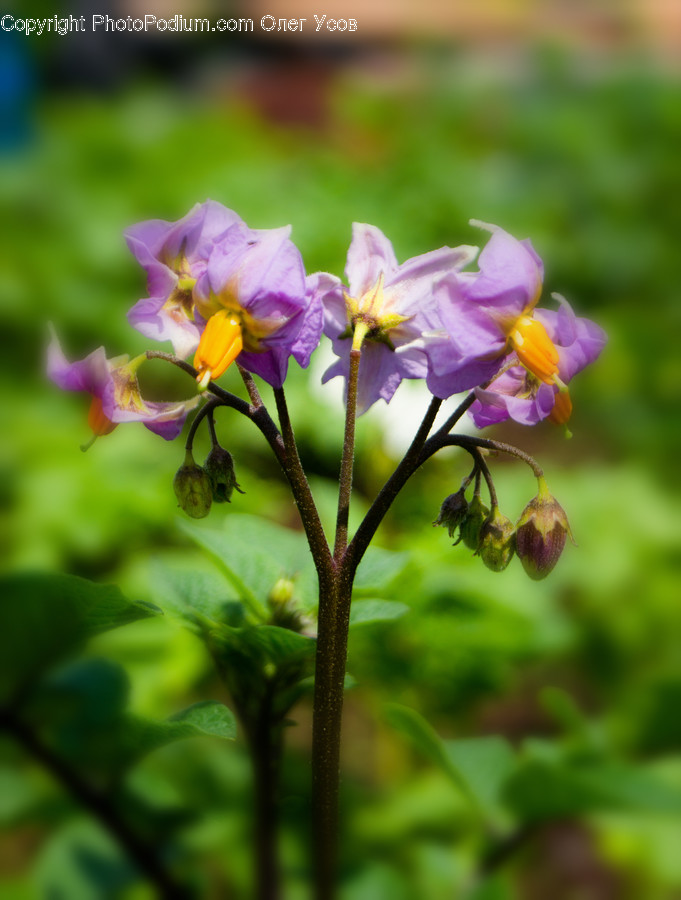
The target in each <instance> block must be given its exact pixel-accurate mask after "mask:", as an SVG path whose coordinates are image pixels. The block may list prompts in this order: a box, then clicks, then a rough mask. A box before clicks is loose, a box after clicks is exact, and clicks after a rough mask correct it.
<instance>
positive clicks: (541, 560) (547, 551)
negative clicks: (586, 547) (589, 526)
mask: <svg viewBox="0 0 681 900" xmlns="http://www.w3.org/2000/svg"><path fill="white" fill-rule="evenodd" d="M567 535H570V540H572V541H573V543H574V538H573V537H572V532H571V531H570V524H569V522H568V520H567V516H566V515H565V510H564V509H563V507H562V506H561V505H560V504H559V503H558V501H557V500H555V499H554V497H552V495H551V494H550V493H549V491H548V488H547V487H546V482H544V480H543V479H541V480H540V482H539V493H538V494H537V496H536V497H535V498H534V500H530V502H529V503H528V504H527V506H526V507H525V509H524V510H523V512H522V513H521V516H520V518H519V519H518V524H517V525H516V550H517V553H518V556H519V557H520V562H521V563H522V564H523V568H524V569H525V571H526V572H527V574H528V575H529V576H530V578H534V579H535V581H539V580H540V579H541V578H546V576H547V575H548V574H549V572H551V570H552V569H553V568H554V566H555V565H556V563H557V562H558V560H559V558H560V555H561V553H562V552H563V547H564V546H565V538H566V536H567Z"/></svg>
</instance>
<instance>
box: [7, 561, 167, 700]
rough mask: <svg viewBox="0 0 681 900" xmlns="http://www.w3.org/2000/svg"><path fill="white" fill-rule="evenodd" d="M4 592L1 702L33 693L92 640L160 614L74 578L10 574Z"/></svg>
mask: <svg viewBox="0 0 681 900" xmlns="http://www.w3.org/2000/svg"><path fill="white" fill-rule="evenodd" d="M0 591H1V593H2V597H3V602H2V604H1V605H0V703H7V702H8V701H11V699H12V698H13V696H17V695H21V694H22V693H23V692H24V691H26V690H28V689H30V686H31V684H32V683H33V682H34V681H35V680H36V679H37V678H39V677H40V675H41V674H42V673H43V672H44V671H45V670H46V669H48V668H49V667H50V666H51V665H53V664H54V663H55V662H57V661H58V660H60V659H62V658H63V657H65V656H68V655H69V654H71V653H73V652H74V651H75V650H78V649H79V648H80V647H81V646H82V645H83V644H84V643H85V641H86V640H87V639H88V638H90V637H92V636H94V635H96V634H99V633H100V632H103V631H108V630H109V629H111V628H117V627H119V626H121V625H125V624H127V623H129V622H134V621H136V620H137V619H142V618H145V617H147V616H154V615H157V614H158V613H159V610H158V609H157V608H155V607H153V606H151V605H150V604H148V603H140V602H132V601H130V600H127V599H126V598H125V597H124V596H123V595H122V594H121V592H120V590H119V589H118V588H117V587H114V586H113V585H96V584H92V583H91V582H87V581H85V580H84V579H82V578H76V577H74V576H70V575H47V574H42V573H36V574H30V575H27V574H17V575H7V576H5V577H4V578H3V579H2V583H1V584H0Z"/></svg>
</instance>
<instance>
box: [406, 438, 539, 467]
mask: <svg viewBox="0 0 681 900" xmlns="http://www.w3.org/2000/svg"><path fill="white" fill-rule="evenodd" d="M443 447H462V448H463V449H464V450H469V451H470V448H474V447H479V448H482V449H484V450H497V451H498V452H499V453H508V454H509V455H510V456H515V457H517V458H518V459H521V460H522V461H523V462H524V463H526V464H527V465H528V466H529V467H530V468H531V469H532V472H533V474H534V476H535V478H541V477H542V476H543V474H544V470H543V469H542V467H541V466H540V465H539V463H538V462H537V461H536V459H534V458H533V457H532V456H530V455H529V453H525V452H524V451H523V450H519V449H518V448H517V447H514V446H513V445H512V444H504V443H503V442H502V441H492V440H490V439H489V438H479V437H474V436H473V435H468V434H451V435H450V434H441V433H440V431H438V432H436V433H435V434H434V435H433V436H432V438H430V439H429V440H428V441H427V442H426V444H425V446H424V447H423V450H422V452H421V457H420V460H419V462H420V463H421V464H422V463H424V462H425V461H426V460H427V459H429V458H430V457H431V456H433V454H435V453H437V452H438V450H442V448H443Z"/></svg>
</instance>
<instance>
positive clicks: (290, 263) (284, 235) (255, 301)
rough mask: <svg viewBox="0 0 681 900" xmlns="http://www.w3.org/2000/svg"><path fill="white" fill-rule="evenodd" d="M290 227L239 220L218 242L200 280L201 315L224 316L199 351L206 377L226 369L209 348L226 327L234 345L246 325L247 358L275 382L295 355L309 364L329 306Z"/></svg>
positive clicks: (245, 362)
mask: <svg viewBox="0 0 681 900" xmlns="http://www.w3.org/2000/svg"><path fill="white" fill-rule="evenodd" d="M289 234H290V228H289V227H286V228H279V229H273V230H270V231H254V230H253V229H250V228H248V227H247V226H246V225H244V224H243V223H239V224H236V225H234V226H232V227H231V228H230V229H229V230H228V231H227V232H225V233H224V234H223V235H222V236H221V238H220V240H219V241H218V242H217V243H216V244H215V246H214V247H213V250H212V252H211V255H210V258H209V260H208V265H207V266H206V269H205V271H204V273H203V275H201V276H200V278H199V279H198V281H197V283H196V286H195V288H194V299H195V303H196V311H195V317H196V321H197V322H198V323H202V324H204V323H207V322H208V321H209V320H211V319H212V318H213V317H216V322H214V323H213V325H212V326H211V331H212V332H213V334H212V335H210V342H211V347H210V348H208V347H206V346H203V345H204V343H205V342H204V341H203V340H202V344H201V345H200V346H199V349H198V351H197V356H196V360H195V365H196V367H197V369H198V370H199V379H200V381H199V383H200V385H202V386H205V383H207V379H208V378H211V377H212V378H215V377H218V375H219V374H220V373H221V371H224V368H222V367H221V366H212V365H210V363H206V362H205V358H206V357H207V356H210V357H213V358H214V357H215V356H216V354H215V348H216V347H218V351H219V341H220V339H221V336H222V335H223V334H224V341H225V349H227V346H228V344H229V345H230V346H232V347H234V346H236V345H235V343H234V341H235V332H238V340H239V341H241V343H242V345H243V349H242V350H241V352H240V353H239V354H238V357H237V358H238V362H239V364H240V365H242V366H243V367H244V368H245V369H248V370H249V371H250V372H254V373H255V374H256V375H260V377H261V378H264V379H265V381H267V382H268V383H269V384H271V385H272V386H273V387H281V386H282V384H283V382H284V379H285V377H286V372H287V369H288V362H289V358H290V357H291V356H293V358H294V359H295V360H296V361H297V362H298V363H299V364H300V365H301V366H303V367H305V366H307V365H308V363H309V361H310V356H311V355H312V351H313V350H314V349H315V347H316V346H317V345H318V343H319V338H320V335H321V330H322V310H321V304H320V302H319V300H318V299H317V298H316V297H315V296H314V291H313V290H312V287H311V286H309V285H308V284H307V282H306V278H305V268H304V266H303V260H302V258H301V255H300V252H299V251H298V249H297V248H296V246H295V245H294V244H293V243H292V242H291V241H290V240H289ZM311 284H312V285H313V284H314V282H311ZM218 314H219V319H218ZM218 322H219V323H220V328H219V329H218V328H217V327H216V323H218ZM206 341H208V337H207V338H206ZM204 350H209V351H210V353H209V354H206V353H204ZM219 355H220V353H219V352H218V353H217V356H219ZM225 360H229V354H226V355H225ZM229 361H231V360H229ZM227 364H229V362H227Z"/></svg>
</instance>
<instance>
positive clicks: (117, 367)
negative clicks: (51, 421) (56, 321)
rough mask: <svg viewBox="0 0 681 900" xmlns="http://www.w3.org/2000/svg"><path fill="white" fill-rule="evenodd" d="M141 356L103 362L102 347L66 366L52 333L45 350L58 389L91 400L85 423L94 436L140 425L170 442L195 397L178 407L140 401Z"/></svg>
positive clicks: (170, 404)
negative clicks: (80, 393)
mask: <svg viewBox="0 0 681 900" xmlns="http://www.w3.org/2000/svg"><path fill="white" fill-rule="evenodd" d="M145 359H146V357H145V356H144V355H142V356H138V357H136V358H135V359H133V360H130V361H129V359H128V356H127V355H126V356H118V357H115V358H114V359H107V358H106V353H105V351H104V348H103V347H99V348H98V349H97V350H95V351H93V352H92V353H90V355H89V356H86V357H85V359H81V360H78V361H77V362H73V363H69V362H68V361H67V360H66V358H65V357H64V354H63V353H62V349H61V347H60V345H59V341H58V339H57V336H56V335H55V334H54V332H52V340H51V341H50V344H49V347H48V350H47V374H48V376H49V378H51V380H52V381H54V382H55V384H57V385H58V386H59V387H60V388H62V389H64V390H67V391H85V392H87V393H88V394H90V395H91V396H92V403H91V405H90V411H89V414H88V423H89V425H90V427H91V428H92V431H93V432H94V434H95V435H96V436H98V435H104V434H109V433H110V432H112V431H113V430H114V428H115V427H116V426H117V425H118V424H119V423H121V422H143V423H144V425H146V427H147V428H148V429H149V430H150V431H153V432H154V433H155V434H159V435H160V436H161V437H163V438H165V439H166V440H168V441H170V440H172V439H173V438H175V437H177V435H178V434H179V433H180V432H181V431H182V426H183V425H184V421H185V419H186V417H187V413H188V412H189V411H190V410H191V409H193V408H194V407H195V406H196V405H197V404H198V402H199V398H198V397H193V398H191V399H190V400H184V401H182V402H179V403H152V402H149V401H146V400H144V398H143V397H142V395H141V393H140V389H139V384H138V382H137V375H136V372H137V369H138V368H139V366H140V365H141V364H142V362H144V361H145Z"/></svg>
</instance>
